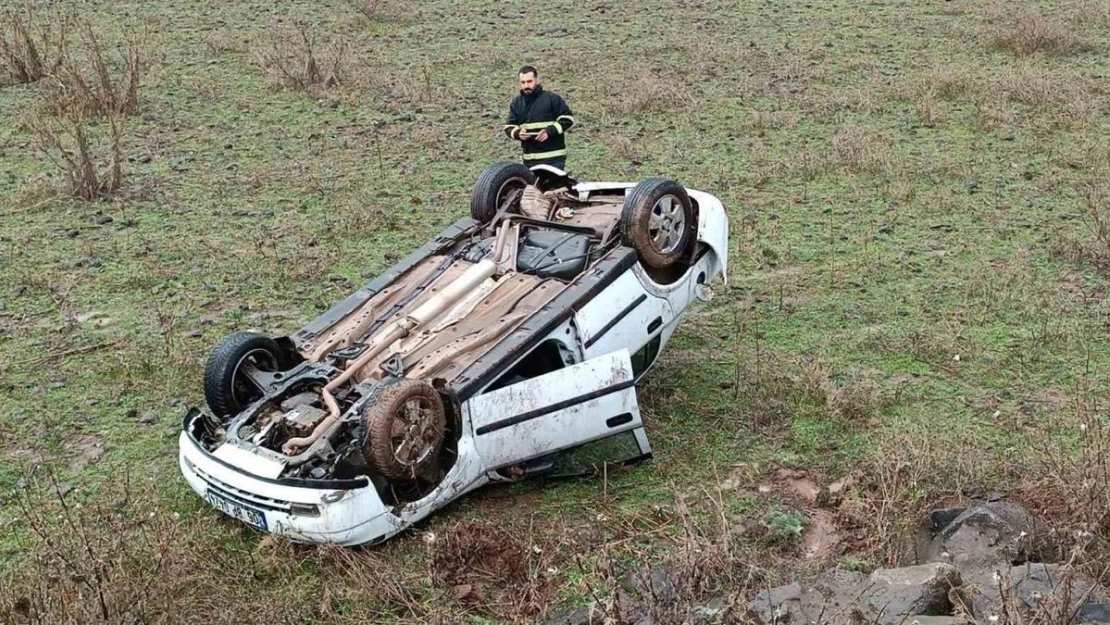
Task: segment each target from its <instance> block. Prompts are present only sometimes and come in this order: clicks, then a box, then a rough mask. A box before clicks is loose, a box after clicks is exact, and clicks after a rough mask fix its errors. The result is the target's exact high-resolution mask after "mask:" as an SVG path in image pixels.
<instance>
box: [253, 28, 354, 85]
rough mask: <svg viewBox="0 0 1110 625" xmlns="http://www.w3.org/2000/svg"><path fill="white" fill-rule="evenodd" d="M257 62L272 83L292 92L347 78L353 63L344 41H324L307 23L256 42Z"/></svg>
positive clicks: (336, 83)
mask: <svg viewBox="0 0 1110 625" xmlns="http://www.w3.org/2000/svg"><path fill="white" fill-rule="evenodd" d="M255 63H256V64H257V65H258V67H259V68H261V69H262V72H263V74H264V75H265V77H266V80H267V81H269V82H270V83H271V84H273V85H275V86H277V87H280V88H283V89H289V90H291V91H306V92H315V91H319V90H321V89H329V88H332V87H337V86H339V85H340V84H342V83H343V82H344V81H345V80H346V73H347V67H348V65H349V64H350V57H349V56H348V47H347V44H346V43H345V42H343V41H329V42H325V43H321V42H320V41H319V40H318V39H317V37H316V34H315V33H314V32H312V30H311V29H310V27H309V26H308V25H307V24H299V25H298V26H297V27H296V28H295V29H292V30H290V29H277V30H275V31H274V32H273V34H272V36H271V38H270V39H269V40H266V41H259V42H256V51H255Z"/></svg>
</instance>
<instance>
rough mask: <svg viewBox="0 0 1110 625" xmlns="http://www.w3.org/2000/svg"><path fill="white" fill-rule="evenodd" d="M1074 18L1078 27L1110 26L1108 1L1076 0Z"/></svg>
mask: <svg viewBox="0 0 1110 625" xmlns="http://www.w3.org/2000/svg"><path fill="white" fill-rule="evenodd" d="M1075 17H1076V21H1077V23H1078V24H1080V25H1087V26H1093V27H1095V28H1106V27H1107V26H1110V0H1078V3H1077V6H1076V7H1075Z"/></svg>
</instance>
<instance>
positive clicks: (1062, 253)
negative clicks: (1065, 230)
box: [1052, 181, 1110, 275]
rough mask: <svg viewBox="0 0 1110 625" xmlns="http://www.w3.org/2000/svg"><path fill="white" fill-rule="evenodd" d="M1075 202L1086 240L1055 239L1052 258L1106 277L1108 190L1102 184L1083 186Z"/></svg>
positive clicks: (1108, 269)
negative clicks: (1079, 206) (1096, 271)
mask: <svg viewBox="0 0 1110 625" xmlns="http://www.w3.org/2000/svg"><path fill="white" fill-rule="evenodd" d="M1079 198H1080V205H1081V207H1082V208H1083V217H1084V223H1085V224H1086V226H1087V230H1088V232H1089V235H1090V238H1089V239H1087V240H1078V239H1075V238H1073V237H1070V236H1068V237H1062V238H1059V239H1056V240H1055V241H1054V242H1053V244H1052V255H1053V256H1055V257H1056V258H1060V259H1063V260H1065V261H1068V262H1071V263H1073V264H1080V265H1088V266H1091V267H1094V268H1095V269H1098V270H1099V271H1101V272H1103V273H1104V274H1108V275H1110V188H1108V187H1107V185H1106V183H1104V182H1102V181H1094V182H1086V183H1084V184H1082V185H1081V186H1080V187H1079Z"/></svg>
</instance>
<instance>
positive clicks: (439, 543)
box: [425, 522, 555, 617]
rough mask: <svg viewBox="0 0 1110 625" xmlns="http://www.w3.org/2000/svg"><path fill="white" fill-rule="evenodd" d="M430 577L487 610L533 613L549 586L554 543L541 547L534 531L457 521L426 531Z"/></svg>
mask: <svg viewBox="0 0 1110 625" xmlns="http://www.w3.org/2000/svg"><path fill="white" fill-rule="evenodd" d="M425 543H426V544H427V545H428V548H429V550H430V552H431V563H430V577H431V580H432V582H433V583H434V584H435V585H437V586H440V587H442V588H444V589H445V590H447V591H448V592H450V593H451V594H452V595H453V597H454V598H455V600H456V601H458V602H460V603H463V604H469V605H471V606H473V607H474V609H476V610H478V611H483V612H486V613H488V614H491V615H493V614H498V613H501V614H503V613H505V612H512V613H513V614H516V615H521V616H526V617H534V616H537V615H539V614H541V613H542V612H543V610H544V609H545V607H546V606H547V604H548V603H549V599H550V595H551V593H552V591H553V590H554V586H555V584H554V580H553V579H551V576H550V572H549V571H550V570H553V569H552V561H553V558H554V557H555V550H554V549H546V550H545V549H544V547H543V546H541V545H540V544H539V540H538V537H537V535H536V534H535V532H534V531H533V530H532V528H531V527H529V529H528V531H519V530H513V529H511V528H506V527H504V526H502V525H498V524H495V523H488V522H471V523H460V524H457V525H454V526H452V527H449V528H448V529H447V530H446V531H444V532H443V533H442V534H438V535H437V534H427V535H426V536H425Z"/></svg>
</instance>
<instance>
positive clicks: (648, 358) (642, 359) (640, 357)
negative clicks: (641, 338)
mask: <svg viewBox="0 0 1110 625" xmlns="http://www.w3.org/2000/svg"><path fill="white" fill-rule="evenodd" d="M661 342H662V338H661V337H660V336H659V335H658V334H656V335H655V336H654V337H653V338H652V339H651V340H650V341H648V342H647V343H646V344H644V346H643V347H641V348H640V349H639V350H637V351H636V353H635V354H632V377H633V378H638V377H640V375H641V374H642V373H643V372H644V371H647V369H648V367H650V366H651V363H653V362H655V357H656V356H658V355H659V344H660V343H661Z"/></svg>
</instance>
